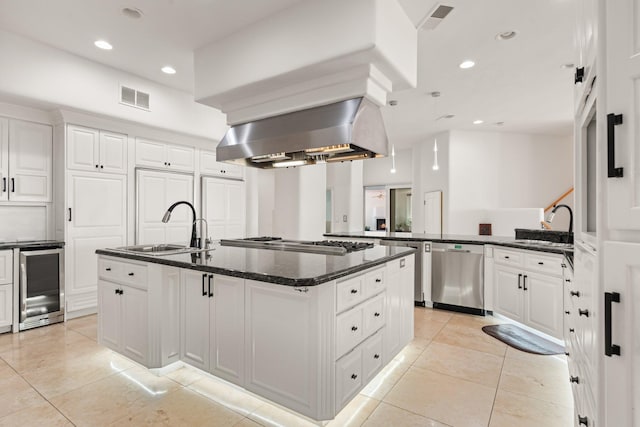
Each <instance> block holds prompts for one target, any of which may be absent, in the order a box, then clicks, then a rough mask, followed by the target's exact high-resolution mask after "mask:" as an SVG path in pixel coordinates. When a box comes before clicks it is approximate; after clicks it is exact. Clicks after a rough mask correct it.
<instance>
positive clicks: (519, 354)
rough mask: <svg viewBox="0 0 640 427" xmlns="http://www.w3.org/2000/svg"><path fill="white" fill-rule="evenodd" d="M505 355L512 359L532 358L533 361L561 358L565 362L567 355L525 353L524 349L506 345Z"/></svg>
mask: <svg viewBox="0 0 640 427" xmlns="http://www.w3.org/2000/svg"><path fill="white" fill-rule="evenodd" d="M505 357H508V358H512V359H522V360H533V361H538V360H545V359H550V358H553V359H556V360H561V361H563V362H565V363H566V361H567V356H565V355H564V354H554V355H548V356H547V355H542V354H533V353H527V352H526V351H521V350H518V349H517V348H513V347H511V346H509V347H507V354H506V355H505Z"/></svg>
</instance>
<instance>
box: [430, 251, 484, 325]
mask: <svg viewBox="0 0 640 427" xmlns="http://www.w3.org/2000/svg"><path fill="white" fill-rule="evenodd" d="M431 262H432V270H431V271H432V281H431V296H432V298H433V307H434V308H442V309H446V310H454V311H461V312H464V313H472V314H480V315H484V314H485V310H484V245H471V244H459V243H433V245H432V250H431Z"/></svg>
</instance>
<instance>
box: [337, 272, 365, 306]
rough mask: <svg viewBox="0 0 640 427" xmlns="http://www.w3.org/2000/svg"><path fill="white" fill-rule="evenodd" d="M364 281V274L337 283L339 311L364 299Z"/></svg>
mask: <svg viewBox="0 0 640 427" xmlns="http://www.w3.org/2000/svg"><path fill="white" fill-rule="evenodd" d="M362 282H363V276H357V277H354V278H352V279H348V280H345V281H344V282H341V283H338V284H337V285H336V292H337V295H336V308H337V312H338V313H340V312H341V311H344V310H346V309H347V308H349V307H353V306H354V305H356V304H358V303H359V302H360V301H363V300H364V298H365V296H364V294H363V292H362V290H363V289H362Z"/></svg>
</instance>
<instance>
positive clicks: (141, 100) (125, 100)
mask: <svg viewBox="0 0 640 427" xmlns="http://www.w3.org/2000/svg"><path fill="white" fill-rule="evenodd" d="M120 103H121V104H125V105H129V106H131V107H136V108H142V109H143V110H149V94H148V93H145V92H140V91H139V90H135V89H132V88H130V87H126V86H120Z"/></svg>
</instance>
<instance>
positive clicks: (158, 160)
mask: <svg viewBox="0 0 640 427" xmlns="http://www.w3.org/2000/svg"><path fill="white" fill-rule="evenodd" d="M136 166H148V167H152V168H161V169H168V170H175V171H187V172H193V170H194V169H195V168H194V166H195V149H194V148H193V147H186V146H178V145H170V144H165V143H163V142H156V141H150V140H147V139H142V138H137V139H136Z"/></svg>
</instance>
